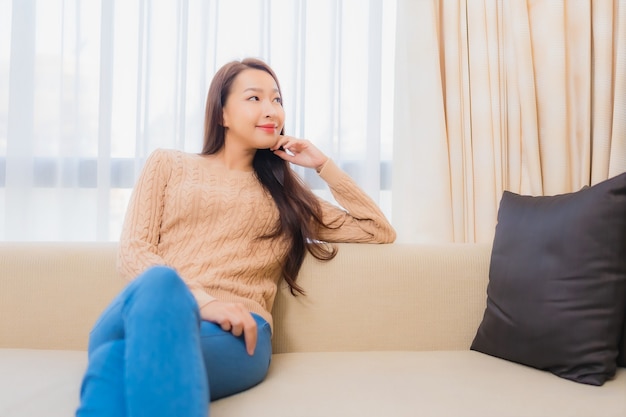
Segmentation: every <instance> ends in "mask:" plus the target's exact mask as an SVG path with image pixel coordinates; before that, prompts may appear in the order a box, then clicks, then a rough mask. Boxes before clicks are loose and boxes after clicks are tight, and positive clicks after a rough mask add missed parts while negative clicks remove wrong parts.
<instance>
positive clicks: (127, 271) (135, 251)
mask: <svg viewBox="0 0 626 417" xmlns="http://www.w3.org/2000/svg"><path fill="white" fill-rule="evenodd" d="M173 163H174V161H173V158H172V154H171V153H170V152H168V151H165V150H162V149H158V150H155V151H154V152H153V153H152V154H150V156H149V157H148V160H147V161H146V163H145V165H144V167H143V169H142V171H141V174H140V175H139V178H138V180H137V183H136V184H135V188H134V190H133V193H132V195H131V198H130V202H129V205H128V209H127V211H126V217H125V219H124V225H123V227H122V235H121V237H120V244H119V250H118V255H117V269H118V272H119V273H120V275H121V276H122V277H123V278H124V279H125V280H127V281H130V280H132V279H134V278H135V277H137V276H138V275H139V274H141V273H142V272H143V271H145V270H146V269H147V268H149V267H151V266H157V265H165V266H170V267H173V268H174V267H175V266H174V265H168V264H167V262H166V261H165V260H164V259H163V258H162V257H161V256H160V255H159V253H158V243H159V236H160V227H161V223H162V220H163V212H164V207H165V190H166V188H167V186H168V182H169V181H170V178H171V175H172V168H173ZM188 285H189V289H190V290H191V293H192V294H193V295H194V297H195V298H196V301H197V302H198V306H199V307H200V308H202V307H203V306H205V305H206V304H208V303H209V302H211V301H213V300H214V298H213V297H211V296H210V295H208V294H207V293H206V292H205V291H204V290H203V289H202V287H201V286H200V285H199V284H197V283H195V282H191V283H188Z"/></svg>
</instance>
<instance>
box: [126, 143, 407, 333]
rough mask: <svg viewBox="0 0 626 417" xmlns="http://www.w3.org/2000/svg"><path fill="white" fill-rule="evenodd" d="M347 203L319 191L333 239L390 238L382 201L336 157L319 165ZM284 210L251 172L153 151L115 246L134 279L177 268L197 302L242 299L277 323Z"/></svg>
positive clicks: (194, 156) (392, 236)
mask: <svg viewBox="0 0 626 417" xmlns="http://www.w3.org/2000/svg"><path fill="white" fill-rule="evenodd" d="M319 175H320V177H321V178H322V179H324V180H325V181H326V183H327V184H328V185H329V187H330V190H331V192H332V193H333V196H334V197H335V199H336V200H337V202H338V203H339V204H340V205H341V206H342V207H344V208H345V210H343V209H341V208H339V207H337V206H334V205H332V204H330V203H328V202H327V201H325V200H320V201H321V203H322V209H323V219H324V222H325V223H326V224H328V225H329V226H330V227H329V228H328V229H326V228H325V229H324V230H322V234H321V236H320V238H321V239H323V240H324V241H328V242H373V243H390V242H393V241H394V239H395V236H396V234H395V231H394V229H393V228H392V226H391V225H390V224H389V222H388V221H387V220H386V219H385V216H384V215H383V214H382V212H381V211H380V209H379V208H378V207H377V206H376V204H375V203H374V202H373V201H372V200H371V199H370V198H369V197H368V196H367V195H366V194H365V193H364V192H363V191H362V190H361V189H360V188H359V187H358V186H357V185H356V184H355V182H354V181H353V180H352V179H351V178H350V177H349V176H348V175H347V174H345V173H344V172H343V171H342V170H340V169H339V168H338V167H337V166H336V165H335V164H334V163H333V161H331V160H329V161H328V162H327V163H326V164H325V165H324V167H323V168H322V170H321V171H320V173H319ZM277 221H278V210H277V208H276V206H275V204H274V201H273V200H272V198H271V196H270V195H269V193H267V192H266V191H265V189H264V188H263V186H262V185H261V183H260V182H259V181H258V180H257V178H256V176H255V174H254V172H242V171H232V170H228V169H226V168H224V167H223V166H222V165H220V164H216V163H214V162H213V161H212V160H210V159H208V158H206V157H204V156H201V155H197V154H189V153H184V152H180V151H174V150H162V149H159V150H156V151H154V152H153V153H152V154H151V155H150V157H149V158H148V160H147V161H146V164H145V166H144V168H143V171H142V173H141V175H140V177H139V179H138V181H137V184H136V186H135V189H134V191H133V194H132V197H131V200H130V203H129V207H128V211H127V214H126V219H125V222H124V226H123V230H122V236H121V239H120V250H119V254H118V269H119V271H120V273H121V275H122V276H123V277H124V278H125V279H127V280H131V279H133V278H135V277H136V276H137V275H139V274H140V273H141V272H143V271H144V270H145V269H146V268H148V267H150V266H154V265H167V266H170V267H172V268H174V269H175V270H176V271H177V272H178V273H179V275H180V276H181V278H182V279H183V280H184V281H185V282H186V283H187V285H188V286H189V288H190V289H191V292H192V293H193V295H194V296H195V298H196V300H197V302H198V305H199V306H200V307H202V306H204V305H206V304H207V303H209V302H211V301H212V300H214V299H218V300H221V301H227V302H240V303H243V304H244V305H245V306H246V307H247V308H248V309H249V311H251V312H254V313H257V314H259V315H260V316H262V317H263V318H265V319H266V320H267V321H268V323H270V325H272V317H271V313H270V312H271V310H272V304H273V302H274V297H275V295H276V289H277V284H278V281H279V279H280V276H281V268H280V264H281V260H282V259H283V258H284V256H285V253H286V250H287V244H286V242H285V241H284V240H283V239H256V238H257V237H259V236H262V235H265V234H268V233H269V232H271V231H272V230H273V228H274V227H275V225H276V222H277Z"/></svg>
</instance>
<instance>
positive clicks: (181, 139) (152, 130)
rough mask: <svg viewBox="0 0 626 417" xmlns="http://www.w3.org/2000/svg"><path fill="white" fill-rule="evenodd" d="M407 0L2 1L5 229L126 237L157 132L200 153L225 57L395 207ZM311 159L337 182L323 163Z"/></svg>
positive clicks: (13, 237)
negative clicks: (273, 84) (397, 56)
mask: <svg viewBox="0 0 626 417" xmlns="http://www.w3.org/2000/svg"><path fill="white" fill-rule="evenodd" d="M395 18H396V13H395V0H392V1H390V0H368V1H362V0H315V1H307V0H239V1H234V0H222V1H219V0H172V1H150V0H124V1H114V0H102V1H80V0H46V1H36V0H20V1H10V0H0V210H1V212H0V240H6V241H21V240H77V241H93V240H116V239H117V238H118V236H119V231H120V227H121V223H122V220H123V216H124V212H125V209H126V204H127V201H128V198H129V196H130V192H131V189H132V186H133V184H134V181H135V178H136V175H137V174H138V172H139V170H140V169H141V167H142V165H143V163H144V161H145V158H146V157H147V155H148V154H149V153H150V152H151V151H152V150H154V149H155V148H157V147H165V148H178V149H182V150H186V151H189V152H199V151H200V149H201V145H202V143H201V142H202V125H203V112H204V102H205V98H206V92H207V90H208V85H209V83H210V80H211V77H212V75H213V74H214V72H215V71H216V70H217V68H218V67H220V66H221V65H222V64H224V63H226V62H228V61H230V60H232V59H241V58H243V57H246V56H255V57H260V58H262V59H264V60H266V61H267V62H268V63H270V65H272V67H273V68H274V69H275V70H276V72H277V74H278V77H279V79H280V81H281V86H282V89H283V94H284V101H285V109H286V113H287V121H286V131H287V134H291V135H295V136H298V137H304V138H307V139H310V140H312V141H314V142H315V143H316V144H317V145H318V146H319V147H320V148H321V149H322V150H324V151H325V152H326V153H327V154H328V155H329V156H331V157H333V158H334V159H335V160H336V161H337V162H339V163H340V165H341V166H342V167H344V169H345V170H347V171H348V172H349V173H350V174H351V175H352V176H353V177H354V178H355V179H356V180H357V182H359V184H360V185H361V186H362V187H363V188H364V189H365V190H366V191H367V192H368V193H369V194H370V195H371V196H372V197H373V198H374V199H375V200H377V201H378V202H379V203H380V204H381V206H382V207H383V210H384V211H385V212H386V213H387V214H388V215H390V214H391V213H390V212H391V158H392V151H391V150H392V128H393V123H392V118H393V116H392V115H393V94H394V91H393V65H394V58H393V56H394V47H393V45H394V37H395V26H394V25H395ZM300 173H301V174H302V175H303V176H304V177H305V180H307V181H309V183H310V184H311V186H313V187H314V188H315V189H316V191H317V192H319V193H320V194H321V195H323V196H324V197H328V193H327V191H325V188H324V185H323V184H321V183H319V181H318V180H316V176H315V175H310V173H308V172H306V171H304V170H302V171H300Z"/></svg>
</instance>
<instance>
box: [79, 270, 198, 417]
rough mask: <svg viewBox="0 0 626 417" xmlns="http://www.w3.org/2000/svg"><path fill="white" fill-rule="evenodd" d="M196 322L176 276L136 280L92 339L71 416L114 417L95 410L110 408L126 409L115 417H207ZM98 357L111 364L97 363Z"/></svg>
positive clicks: (149, 274) (151, 273)
mask: <svg viewBox="0 0 626 417" xmlns="http://www.w3.org/2000/svg"><path fill="white" fill-rule="evenodd" d="M199 322H200V319H199V314H198V308H197V304H196V302H195V299H194V298H193V296H192V295H191V292H190V291H189V289H188V288H187V286H186V285H185V283H184V282H183V281H182V280H181V279H180V277H178V275H177V274H176V272H175V271H174V270H172V269H170V268H167V267H153V268H150V269H149V270H147V271H146V272H145V273H143V274H142V275H141V276H139V277H138V278H137V279H135V280H134V281H133V282H132V283H130V284H129V285H128V286H127V287H126V289H124V291H122V292H121V293H120V295H119V296H118V297H116V299H115V300H113V302H112V303H111V304H110V306H109V307H108V308H107V309H106V310H105V312H104V313H103V314H102V316H101V318H100V319H99V320H98V322H97V323H96V325H95V326H94V329H93V331H92V333H91V335H90V342H89V365H88V369H87V372H86V375H85V379H84V380H83V387H82V389H81V406H80V408H79V410H78V412H77V415H78V416H80V417H83V416H94V417H95V416H106V415H112V414H109V411H108V409H105V408H104V407H102V406H100V404H102V403H107V402H108V401H111V402H116V403H117V405H116V406H111V405H110V404H108V403H107V405H108V406H109V407H116V408H115V409H118V410H121V409H124V407H125V413H122V414H119V412H118V413H116V414H114V415H116V416H119V417H123V416H128V417H140V416H151V417H159V416H163V417H165V416H174V415H184V416H189V417H206V416H207V414H208V397H209V395H208V383H207V377H206V374H205V372H204V361H203V358H202V353H201V349H200V338H199ZM110 351H112V352H110ZM122 351H123V355H122ZM102 356H106V357H107V358H111V359H109V360H108V361H104V362H103V359H102V358H101V357H102ZM118 357H122V360H119V359H118ZM103 363H105V364H106V365H103ZM104 368H106V369H104ZM110 368H114V369H110ZM109 374H110V375H111V376H110V377H105V375H109ZM99 376H101V377H99ZM120 381H121V382H120ZM98 407H100V408H98Z"/></svg>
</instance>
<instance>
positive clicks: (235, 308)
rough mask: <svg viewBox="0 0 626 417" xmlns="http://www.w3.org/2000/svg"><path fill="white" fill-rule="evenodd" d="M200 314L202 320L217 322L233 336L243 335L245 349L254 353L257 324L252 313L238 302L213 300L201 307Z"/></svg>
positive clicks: (250, 353)
mask: <svg viewBox="0 0 626 417" xmlns="http://www.w3.org/2000/svg"><path fill="white" fill-rule="evenodd" d="M200 315H201V317H202V319H203V320H207V321H211V322H213V323H216V324H218V325H219V326H220V327H221V328H222V330H224V331H226V332H230V333H232V334H233V336H236V337H240V336H241V335H243V336H244V341H245V344H246V351H247V352H248V354H249V355H253V354H254V350H255V348H256V341H257V325H256V321H255V320H254V317H252V314H250V312H249V311H248V310H247V309H246V308H245V307H244V306H243V305H242V304H239V303H224V302H221V301H213V302H211V303H209V304H207V305H206V306H204V307H203V308H202V310H201V311H200Z"/></svg>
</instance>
